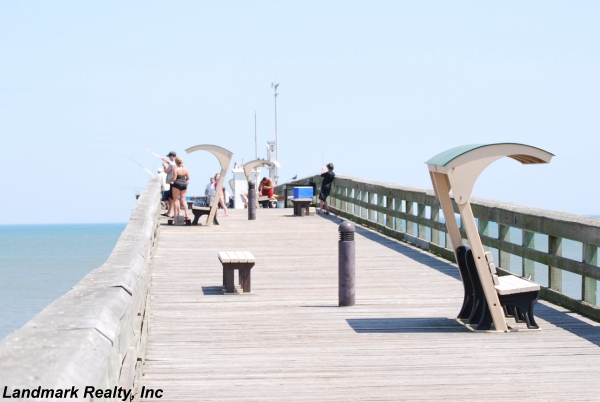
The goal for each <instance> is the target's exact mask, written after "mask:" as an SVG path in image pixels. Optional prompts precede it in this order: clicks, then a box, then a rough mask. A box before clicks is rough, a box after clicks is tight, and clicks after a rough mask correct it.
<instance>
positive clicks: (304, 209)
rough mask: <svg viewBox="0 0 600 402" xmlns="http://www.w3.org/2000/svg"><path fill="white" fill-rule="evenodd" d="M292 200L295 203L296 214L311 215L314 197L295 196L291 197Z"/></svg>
mask: <svg viewBox="0 0 600 402" xmlns="http://www.w3.org/2000/svg"><path fill="white" fill-rule="evenodd" d="M289 200H290V201H292V204H293V205H294V215H295V216H309V215H310V203H311V202H312V201H313V199H312V198H294V197H290V198H289Z"/></svg>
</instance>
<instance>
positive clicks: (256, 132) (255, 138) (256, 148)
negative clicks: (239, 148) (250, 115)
mask: <svg viewBox="0 0 600 402" xmlns="http://www.w3.org/2000/svg"><path fill="white" fill-rule="evenodd" d="M254 154H255V155H256V157H255V158H254V159H258V131H257V130H256V111H254Z"/></svg>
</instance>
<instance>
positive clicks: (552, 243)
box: [548, 236, 562, 293]
mask: <svg viewBox="0 0 600 402" xmlns="http://www.w3.org/2000/svg"><path fill="white" fill-rule="evenodd" d="M548 254H552V255H558V256H562V238H561V237H554V236H548ZM548 287H549V288H550V289H552V290H556V291H557V292H560V293H562V270H560V269H558V268H556V267H553V266H550V265H548Z"/></svg>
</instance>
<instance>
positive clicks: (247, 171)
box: [242, 159, 275, 181]
mask: <svg viewBox="0 0 600 402" xmlns="http://www.w3.org/2000/svg"><path fill="white" fill-rule="evenodd" d="M259 166H269V167H272V166H275V164H274V163H273V162H269V161H265V160H262V159H255V160H253V161H250V162H246V163H244V166H242V167H243V168H244V175H245V176H246V179H247V180H248V181H250V180H252V177H250V175H251V174H252V171H253V170H254V169H256V168H257V167H259ZM257 179H258V177H257Z"/></svg>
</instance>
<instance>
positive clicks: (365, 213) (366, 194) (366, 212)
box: [360, 190, 370, 220]
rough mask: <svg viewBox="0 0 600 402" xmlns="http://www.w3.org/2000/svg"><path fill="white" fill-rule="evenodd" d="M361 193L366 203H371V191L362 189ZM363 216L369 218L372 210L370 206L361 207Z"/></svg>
mask: <svg viewBox="0 0 600 402" xmlns="http://www.w3.org/2000/svg"><path fill="white" fill-rule="evenodd" d="M361 194H362V200H361V201H363V202H364V203H366V204H367V205H368V204H369V192H368V191H366V190H361ZM360 211H361V216H360V217H361V218H364V219H366V220H369V212H370V208H368V207H361V210H360Z"/></svg>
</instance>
